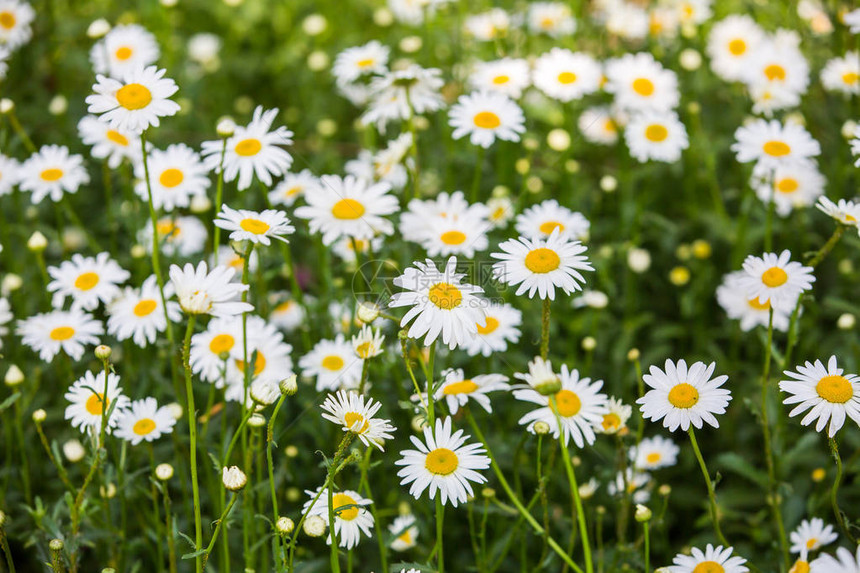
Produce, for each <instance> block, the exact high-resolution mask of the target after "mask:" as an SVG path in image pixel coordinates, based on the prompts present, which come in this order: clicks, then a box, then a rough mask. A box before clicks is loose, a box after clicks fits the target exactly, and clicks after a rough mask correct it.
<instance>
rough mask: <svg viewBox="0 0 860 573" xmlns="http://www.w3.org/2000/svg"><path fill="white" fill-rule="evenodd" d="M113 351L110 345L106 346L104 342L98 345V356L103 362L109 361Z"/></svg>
mask: <svg viewBox="0 0 860 573" xmlns="http://www.w3.org/2000/svg"><path fill="white" fill-rule="evenodd" d="M111 353H112V351H111V349H110V346H105V345H104V344H99V345H98V346H96V352H95V354H96V358H98V359H99V360H101V361H102V362H107V361H108V360H109V359H110V355H111Z"/></svg>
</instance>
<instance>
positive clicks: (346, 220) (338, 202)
mask: <svg viewBox="0 0 860 573" xmlns="http://www.w3.org/2000/svg"><path fill="white" fill-rule="evenodd" d="M320 180H321V182H322V185H321V188H320V192H318V193H314V194H313V195H307V196H306V197H305V200H306V201H307V203H308V204H307V205H306V206H302V207H299V208H298V209H296V211H295V214H296V217H299V218H301V219H307V220H309V221H310V223H309V224H310V230H311V232H312V233H321V234H322V241H323V243H324V244H325V245H327V246H328V245H331V244H332V243H333V242H334V241H335V239H337V238H338V237H341V236H344V235H346V236H349V237H357V238H360V239H369V238H371V237H373V236H374V235H376V234H378V233H381V234H383V235H390V234H391V233H392V232H393V231H394V226H393V225H392V224H391V221H389V220H387V219H385V218H384V217H385V216H386V215H390V214H392V213H394V212H396V211H397V209H398V207H399V206H398V204H397V198H396V197H394V196H393V195H390V194H389V191H390V189H391V186H390V185H389V184H388V183H368V182H366V181H364V180H362V179H356V178H355V177H353V176H352V175H347V176H346V177H344V178H341V177H339V176H337V175H323V176H322V177H321V178H320Z"/></svg>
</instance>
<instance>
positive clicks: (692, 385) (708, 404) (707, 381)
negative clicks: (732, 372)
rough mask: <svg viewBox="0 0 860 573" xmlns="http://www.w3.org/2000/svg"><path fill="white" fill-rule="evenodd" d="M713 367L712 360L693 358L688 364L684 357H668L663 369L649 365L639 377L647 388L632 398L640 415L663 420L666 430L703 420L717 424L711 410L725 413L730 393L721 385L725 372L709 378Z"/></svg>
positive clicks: (699, 423)
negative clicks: (689, 364)
mask: <svg viewBox="0 0 860 573" xmlns="http://www.w3.org/2000/svg"><path fill="white" fill-rule="evenodd" d="M715 368H716V363H715V362H711V363H710V364H708V365H705V363H704V362H695V363H693V364H692V365H691V366H690V367H689V368H688V367H687V363H686V362H685V361H684V360H679V361H678V362H673V361H671V360H668V359H667V360H666V363H665V366H664V369H663V370H661V369H660V368H657V367H656V366H651V369H650V372H649V373H648V374H645V375H644V376H643V377H642V380H643V381H644V382H645V384H647V385H648V386H649V387H650V388H651V390H649V391H648V392H647V393H646V394H645V395H644V396H643V397H641V398H639V399H638V400H636V403H637V404H640V409H641V411H642V415H643V416H644V417H645V418H646V419H649V420H651V421H652V422H658V421H660V420H663V426H664V427H665V428H668V429H669V431H670V432H674V431H675V430H677V429H678V428H681V430H683V431H685V432H686V431H687V430H688V429H689V428H690V426H691V425H692V426H695V427H696V428H701V427H702V426H703V424H704V423H705V422H707V423H708V424H710V425H711V426H713V427H715V428H719V427H720V424H719V422H717V418H716V417H715V416H714V414H725V412H726V407H727V406H728V405H729V401H730V400H731V399H732V395H731V392H729V391H728V390H726V389H725V388H721V386H722V385H723V384H725V382H726V380H728V379H729V377H728V376H726V375H722V376H717V377H715V378H711V376H712V375H713V374H714V369H715Z"/></svg>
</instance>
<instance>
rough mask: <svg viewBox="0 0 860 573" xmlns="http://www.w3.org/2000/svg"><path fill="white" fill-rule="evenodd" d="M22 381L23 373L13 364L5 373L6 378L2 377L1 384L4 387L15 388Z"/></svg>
mask: <svg viewBox="0 0 860 573" xmlns="http://www.w3.org/2000/svg"><path fill="white" fill-rule="evenodd" d="M23 381H24V373H23V372H21V369H20V368H18V366H17V365H15V364H13V365H12V366H10V367H9V370H7V371H6V376H4V377H3V382H4V383H5V384H6V386H17V385H18V384H20V383H21V382H23Z"/></svg>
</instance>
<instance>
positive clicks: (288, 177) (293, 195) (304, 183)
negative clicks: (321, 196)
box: [269, 169, 321, 207]
mask: <svg viewBox="0 0 860 573" xmlns="http://www.w3.org/2000/svg"><path fill="white" fill-rule="evenodd" d="M320 187H321V185H320V180H319V178H318V177H317V176H316V175H314V174H313V173H311V171H310V169H302V170H301V171H300V172H298V173H286V174H285V175H284V179H283V180H282V181H281V182H280V183H278V184H277V185H275V188H274V189H272V190H271V191H269V203H271V204H272V205H284V206H285V207H292V206H293V203H295V202H296V199H299V198H301V197H305V196H307V195H313V194H315V193H318V192H319V190H320Z"/></svg>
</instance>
